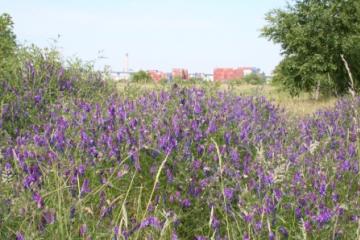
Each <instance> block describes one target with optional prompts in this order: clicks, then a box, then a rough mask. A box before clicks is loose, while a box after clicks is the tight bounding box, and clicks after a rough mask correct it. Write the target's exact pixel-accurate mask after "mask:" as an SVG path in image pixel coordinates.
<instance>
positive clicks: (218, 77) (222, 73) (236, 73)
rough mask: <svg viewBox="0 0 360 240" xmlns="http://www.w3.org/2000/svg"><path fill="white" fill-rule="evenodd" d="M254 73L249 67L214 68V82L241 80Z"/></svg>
mask: <svg viewBox="0 0 360 240" xmlns="http://www.w3.org/2000/svg"><path fill="white" fill-rule="evenodd" d="M254 71H255V68H251V67H239V68H215V69H214V81H219V82H224V81H229V80H238V79H242V78H243V77H244V76H245V75H247V74H249V73H252V72H254Z"/></svg>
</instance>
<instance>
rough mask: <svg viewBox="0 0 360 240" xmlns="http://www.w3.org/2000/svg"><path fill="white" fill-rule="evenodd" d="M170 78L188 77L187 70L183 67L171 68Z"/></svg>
mask: <svg viewBox="0 0 360 240" xmlns="http://www.w3.org/2000/svg"><path fill="white" fill-rule="evenodd" d="M172 78H173V79H175V78H180V79H184V80H186V79H189V71H188V70H187V69H184V68H173V70H172Z"/></svg>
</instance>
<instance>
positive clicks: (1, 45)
mask: <svg viewBox="0 0 360 240" xmlns="http://www.w3.org/2000/svg"><path fill="white" fill-rule="evenodd" d="M13 26H14V23H13V21H12V19H11V17H10V15H9V14H6V13H4V14H2V15H0V78H3V77H4V75H5V74H6V72H8V70H9V68H10V67H11V64H10V63H11V62H12V61H10V60H11V59H12V58H13V57H14V56H15V52H16V48H17V46H16V37H15V34H14V32H13Z"/></svg>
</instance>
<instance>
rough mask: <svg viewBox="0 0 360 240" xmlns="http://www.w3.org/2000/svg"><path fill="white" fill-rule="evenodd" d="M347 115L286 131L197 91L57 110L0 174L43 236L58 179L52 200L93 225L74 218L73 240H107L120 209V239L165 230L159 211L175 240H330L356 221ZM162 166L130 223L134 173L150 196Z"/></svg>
mask: <svg viewBox="0 0 360 240" xmlns="http://www.w3.org/2000/svg"><path fill="white" fill-rule="evenodd" d="M35 100H36V101H40V100H41V98H36V99H35ZM359 105H360V104H359ZM349 106H350V104H349V102H348V100H342V101H339V103H338V105H337V107H336V108H335V109H333V110H327V111H323V112H319V113H317V114H315V115H314V116H311V117H307V118H304V119H299V120H296V121H289V120H288V119H287V118H286V115H285V113H284V112H283V111H282V110H281V109H279V108H277V107H275V106H274V105H272V104H271V103H270V102H269V101H267V100H266V99H265V98H253V97H238V96H234V95H232V94H230V93H227V92H217V93H213V94H208V93H207V92H206V91H205V90H202V89H196V88H194V89H172V90H171V91H161V92H148V93H147V94H146V95H143V96H140V97H138V98H135V99H132V98H115V97H109V98H108V99H106V101H104V103H91V102H86V101H82V100H76V101H74V102H72V103H70V104H68V105H64V106H62V105H55V106H54V107H53V110H52V112H51V114H50V116H51V117H50V119H49V121H48V122H47V123H45V124H39V125H34V126H33V127H32V129H31V130H29V131H28V132H26V133H25V134H22V135H21V136H18V138H17V139H16V141H14V142H13V144H12V145H9V146H7V147H6V148H4V149H3V153H2V155H3V156H4V161H3V162H0V164H1V167H3V165H4V167H5V163H7V162H10V163H13V164H12V165H14V166H17V168H16V171H17V172H16V174H17V180H18V181H20V182H21V183H22V187H23V189H22V190H21V191H20V192H19V194H23V195H24V198H26V196H27V195H28V194H29V193H31V194H30V195H31V196H32V199H31V200H32V202H33V204H34V206H35V207H36V208H37V209H38V210H36V211H42V218H40V221H41V222H42V226H44V228H46V226H47V225H49V224H53V223H56V221H57V219H58V218H55V216H58V214H57V213H56V212H54V211H55V210H51V211H50V210H46V209H49V208H51V209H53V208H55V207H56V205H55V206H54V205H51V203H52V201H49V205H51V206H48V205H47V204H48V202H47V199H49V198H51V197H53V195H54V196H55V195H56V193H54V194H53V193H52V194H46V193H48V192H51V191H54V188H53V189H51V186H49V185H48V182H49V179H51V178H54V172H53V171H54V169H56V171H57V174H56V177H57V178H60V179H62V181H61V182H62V184H63V186H62V187H61V188H60V189H59V190H56V189H55V191H60V190H61V191H63V192H62V194H63V196H64V198H66V202H68V203H71V204H69V206H68V211H67V212H71V213H72V214H71V219H77V220H72V221H75V222H76V223H77V222H80V221H79V219H78V218H80V217H81V216H83V214H85V213H82V214H78V212H84V211H85V210H84V209H86V214H87V215H88V218H95V219H96V221H95V222H96V226H92V227H90V225H91V223H90V222H86V218H82V219H81V221H82V222H84V221H85V222H86V224H85V223H82V225H81V226H80V225H78V227H77V229H80V230H76V231H78V232H79V233H78V235H80V236H82V237H83V236H85V235H88V234H91V233H90V229H96V228H103V229H105V230H104V231H105V232H106V231H108V232H109V235H111V234H112V229H113V228H114V224H117V223H114V221H112V220H115V219H116V217H117V215H118V213H119V211H123V210H122V209H123V208H124V206H125V207H126V208H127V209H128V211H133V212H131V213H128V214H129V217H130V220H129V222H128V223H127V224H126V225H127V226H126V228H127V229H124V228H123V229H122V231H119V230H118V227H117V231H116V235H121V234H123V235H124V237H129V236H130V235H131V234H133V233H134V232H137V231H140V232H141V233H142V234H145V232H147V231H148V230H147V229H148V228H147V227H148V226H151V227H152V229H153V231H159V232H160V231H161V230H162V228H163V227H164V224H163V221H162V220H164V221H165V219H163V218H164V217H163V216H162V214H160V212H161V213H163V212H166V213H170V212H171V213H173V216H177V217H174V218H175V219H173V222H172V223H171V224H170V226H171V227H172V228H173V229H172V232H174V234H173V239H177V238H178V237H179V238H180V239H182V238H185V239H189V238H190V239H193V238H196V239H208V238H210V237H211V236H212V234H213V232H215V235H216V239H226V238H227V237H228V234H229V232H228V231H227V228H228V227H229V225H230V227H231V226H232V227H234V230H233V231H232V234H237V236H239V239H241V237H242V238H243V239H249V236H256V237H258V238H269V239H276V238H277V236H279V237H280V236H282V237H285V238H287V237H289V236H290V235H291V234H298V235H299V236H300V234H302V231H304V229H305V231H306V232H307V233H308V234H309V235H311V234H313V235H314V236H317V235H316V234H320V233H322V232H323V234H325V235H324V236H328V235H326V234H327V229H328V228H329V227H330V228H331V227H332V226H333V224H334V222H336V225H337V226H336V227H337V232H338V234H340V235H341V234H343V235H344V238H346V236H348V235H346V234H351V233H352V232H351V231H348V232H346V231H347V230H348V229H353V228H354V229H355V228H356V226H357V222H356V221H354V220H351V219H358V218H359V216H360V206H359V204H360V203H359V201H358V199H360V185H359V184H360V181H359V164H360V162H359V158H360V155H359V139H358V138H359V136H358V132H357V129H356V126H354V124H353V121H352V119H353V116H352V115H351V112H352V111H351V109H350V107H349ZM166 156H168V159H167V161H166V163H165V165H164V169H162V171H161V174H160V178H159V181H158V183H157V185H156V186H155V194H154V195H155V196H154V198H153V199H151V205H150V207H149V209H148V211H149V212H152V214H153V215H154V216H152V217H149V218H146V219H145V220H143V221H142V222H140V220H139V216H134V214H135V212H136V211H137V210H136V209H137V208H138V207H139V206H138V205H137V202H138V201H139V200H134V199H137V196H135V195H136V194H137V193H138V192H139V190H138V189H137V188H134V190H133V191H131V193H130V195H129V196H130V197H134V196H135V197H134V199H133V200H134V201H132V200H127V201H126V200H125V203H126V204H125V205H121V203H122V201H119V199H118V197H119V196H125V194H124V192H126V189H127V187H128V186H129V184H130V180H131V176H134V174H136V175H135V178H134V179H135V180H134V182H135V183H134V185H135V186H143V187H144V189H145V190H144V192H143V193H142V194H143V195H144V196H148V195H146V194H149V192H150V190H149V189H152V184H153V183H154V181H155V178H156V175H157V172H158V170H159V168H160V165H161V163H162V161H163V160H164V159H165V158H166ZM3 163H4V164H3ZM160 170H161V169H160ZM52 187H54V186H52ZM222 187H223V188H222ZM124 189H125V190H124ZM45 196H46V197H45ZM89 199H92V202H89ZM145 199H147V198H145ZM140 200H141V199H140ZM79 202H81V203H82V204H83V205H82V206H79V205H78V203H79ZM74 206H75V207H74ZM34 211H35V210H34ZM213 211H214V212H215V213H213V214H214V215H213V216H210V215H211V212H213ZM114 213H115V214H114ZM24 214H25V215H26V214H30V215H31V212H26V213H24ZM149 215H150V214H149ZM27 216H29V215H27ZM215 216H216V217H215ZM225 216H226V217H225ZM62 217H63V216H62ZM210 218H211V221H210V224H209V219H210ZM39 224H41V223H39ZM240 225H241V226H242V227H239V226H240ZM294 226H296V227H295V228H294ZM0 228H1V227H0ZM189 228H192V229H191V231H190V230H189ZM207 228H208V229H207ZM291 228H292V229H291ZM303 228H304V229H303ZM204 229H207V230H206V231H204ZM313 229H317V231H318V232H314V231H313ZM20 232H23V231H22V229H19V232H18V233H19V234H20ZM175 232H176V234H175ZM205 232H206V233H211V234H210V235H209V236H208V235H206V236H204V233H205ZM330 232H331V234H332V233H333V231H330ZM354 232H356V229H355V230H354ZM329 234H330V233H329ZM174 236H176V237H174ZM329 236H330V235H329ZM331 236H332V235H331ZM325 238H326V237H325Z"/></svg>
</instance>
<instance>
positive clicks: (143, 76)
mask: <svg viewBox="0 0 360 240" xmlns="http://www.w3.org/2000/svg"><path fill="white" fill-rule="evenodd" d="M131 81H133V82H136V83H148V82H152V79H151V76H150V75H149V73H147V72H145V71H143V70H140V71H138V72H136V73H134V74H133V75H132V76H131Z"/></svg>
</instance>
